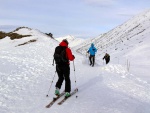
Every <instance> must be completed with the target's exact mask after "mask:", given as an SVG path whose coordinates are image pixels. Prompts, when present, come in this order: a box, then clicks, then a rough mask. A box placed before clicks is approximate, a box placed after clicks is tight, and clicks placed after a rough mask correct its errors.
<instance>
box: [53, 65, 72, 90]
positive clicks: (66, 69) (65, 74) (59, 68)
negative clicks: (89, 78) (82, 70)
mask: <svg viewBox="0 0 150 113" xmlns="http://www.w3.org/2000/svg"><path fill="white" fill-rule="evenodd" d="M56 72H57V74H58V81H57V83H56V87H57V88H59V89H61V86H62V83H63V81H64V79H65V92H70V91H71V81H70V65H68V64H67V65H56Z"/></svg>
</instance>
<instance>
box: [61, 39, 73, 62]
mask: <svg viewBox="0 0 150 113" xmlns="http://www.w3.org/2000/svg"><path fill="white" fill-rule="evenodd" d="M59 45H60V46H65V47H67V48H66V56H67V58H68V60H70V61H73V60H74V56H73V55H72V52H71V50H70V48H68V45H67V44H66V42H64V41H62V42H61V43H60V44H59Z"/></svg>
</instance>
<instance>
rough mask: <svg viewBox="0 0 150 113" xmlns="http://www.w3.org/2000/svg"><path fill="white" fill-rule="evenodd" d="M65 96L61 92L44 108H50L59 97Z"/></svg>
mask: <svg viewBox="0 0 150 113" xmlns="http://www.w3.org/2000/svg"><path fill="white" fill-rule="evenodd" d="M64 94H65V91H63V92H62V93H61V94H60V95H59V96H57V97H56V98H53V100H52V101H51V102H50V103H49V104H48V105H46V108H50V107H51V106H52V105H53V104H54V103H55V102H56V101H57V100H58V99H59V98H60V97H62V96H63V95H64Z"/></svg>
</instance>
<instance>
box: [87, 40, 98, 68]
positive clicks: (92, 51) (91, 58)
mask: <svg viewBox="0 0 150 113" xmlns="http://www.w3.org/2000/svg"><path fill="white" fill-rule="evenodd" d="M96 52H97V49H96V48H95V47H94V44H93V43H92V44H91V47H90V48H89V50H88V51H87V53H90V56H89V60H90V66H92V67H93V66H94V63H95V54H96Z"/></svg>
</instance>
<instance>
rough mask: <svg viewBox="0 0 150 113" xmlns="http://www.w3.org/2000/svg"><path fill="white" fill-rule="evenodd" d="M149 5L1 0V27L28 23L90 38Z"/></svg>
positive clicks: (144, 0)
mask: <svg viewBox="0 0 150 113" xmlns="http://www.w3.org/2000/svg"><path fill="white" fill-rule="evenodd" d="M149 4H150V1H149V0H138V1H137V0H132V1H131V0H57V1H56V0H42V1H41V0H5V1H4V0H0V30H8V29H10V28H13V27H15V26H17V27H18V26H27V27H30V28H34V29H39V30H41V31H42V32H47V33H48V32H51V33H52V34H53V36H54V37H60V36H66V35H74V36H75V37H78V38H91V37H96V36H98V35H100V34H101V33H104V32H107V31H109V30H111V29H112V28H114V27H116V26H118V25H120V24H122V23H124V22H125V21H127V20H128V19H129V18H131V17H132V16H134V15H136V14H138V13H140V12H143V11H144V10H146V9H149V6H150V5H149ZM5 25H7V26H5Z"/></svg>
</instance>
